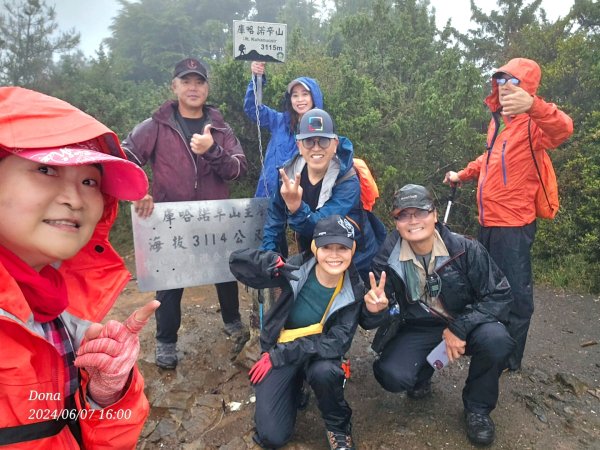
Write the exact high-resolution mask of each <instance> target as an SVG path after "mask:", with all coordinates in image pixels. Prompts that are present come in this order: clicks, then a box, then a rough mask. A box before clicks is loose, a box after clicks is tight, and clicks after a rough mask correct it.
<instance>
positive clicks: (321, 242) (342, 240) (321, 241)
mask: <svg viewBox="0 0 600 450" xmlns="http://www.w3.org/2000/svg"><path fill="white" fill-rule="evenodd" d="M353 243H354V240H353V239H352V238H348V237H344V236H321V237H318V238H316V239H315V245H316V246H317V248H321V247H324V246H326V245H329V244H340V245H343V246H344V247H346V248H352V245H353Z"/></svg>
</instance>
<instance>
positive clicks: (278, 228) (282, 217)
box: [260, 191, 287, 250]
mask: <svg viewBox="0 0 600 450" xmlns="http://www.w3.org/2000/svg"><path fill="white" fill-rule="evenodd" d="M286 220H287V208H286V206H285V202H284V201H283V198H282V197H281V193H280V192H279V191H277V192H276V193H275V195H274V196H273V197H271V199H270V200H269V208H268V210H267V220H266V221H265V226H264V228H263V239H262V244H261V247H260V248H261V250H276V249H277V244H278V242H279V236H280V235H281V234H283V232H284V230H285V222H286Z"/></svg>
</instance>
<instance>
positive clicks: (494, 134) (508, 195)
mask: <svg viewBox="0 0 600 450" xmlns="http://www.w3.org/2000/svg"><path fill="white" fill-rule="evenodd" d="M541 78H542V71H541V69H540V66H539V65H538V64H537V63H536V62H535V61H532V60H531V59H525V58H515V59H511V60H510V61H509V62H508V63H507V64H506V65H504V66H502V67H500V68H499V69H498V70H497V71H496V72H495V73H494V74H493V75H492V93H491V94H490V95H488V97H487V98H486V99H485V103H486V104H487V106H488V107H489V108H490V111H491V112H492V120H491V121H490V124H489V127H488V133H487V142H486V149H485V152H484V153H483V154H482V155H480V156H479V157H478V158H477V159H476V160H475V161H471V162H470V163H469V164H467V167H466V168H464V169H463V170H461V171H459V172H458V173H456V172H448V173H447V174H446V177H445V179H444V182H445V183H460V182H463V181H469V180H474V179H477V206H478V209H479V224H480V225H481V226H480V230H479V236H478V239H479V241H481V243H483V245H484V246H485V247H486V249H487V250H488V252H489V254H490V255H491V257H492V258H493V259H494V261H495V262H496V264H498V266H499V267H500V269H501V270H502V272H504V275H506V278H507V279H508V282H509V283H510V286H511V290H512V293H513V297H514V302H513V303H512V307H511V314H510V323H509V327H508V328H509V331H510V333H511V335H512V337H513V338H514V339H515V340H516V341H517V346H516V348H515V351H514V353H513V354H512V355H511V356H510V357H509V359H508V362H507V367H508V368H509V369H510V370H518V369H520V367H521V360H522V358H523V351H524V349H525V342H526V340H527V332H528V330H529V322H530V320H531V316H532V315H533V280H532V271H531V247H532V246H533V240H534V237H535V230H536V223H535V218H536V209H535V196H536V193H537V190H538V189H539V187H540V182H539V178H538V174H537V171H536V168H535V165H534V162H533V158H532V155H531V152H532V150H533V151H534V152H535V153H536V154H537V155H536V160H537V161H541V160H542V159H541V158H542V154H541V152H543V151H545V150H546V149H550V148H556V147H558V146H559V145H560V144H562V143H563V142H564V141H566V140H567V139H568V138H569V136H571V134H573V121H572V120H571V118H570V117H569V116H568V115H566V114H565V113H564V112H562V111H561V110H560V109H558V107H557V106H556V105H555V104H553V103H548V102H546V101H544V100H543V99H542V98H541V97H539V96H537V95H536V92H537V89H538V87H539V84H540V80H541ZM530 142H531V144H530ZM530 146H531V148H530Z"/></svg>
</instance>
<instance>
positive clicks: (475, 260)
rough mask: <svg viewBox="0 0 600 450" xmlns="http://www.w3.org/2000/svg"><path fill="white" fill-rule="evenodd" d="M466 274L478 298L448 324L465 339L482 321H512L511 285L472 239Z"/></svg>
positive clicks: (468, 251) (453, 331)
mask: <svg viewBox="0 0 600 450" xmlns="http://www.w3.org/2000/svg"><path fill="white" fill-rule="evenodd" d="M466 251H467V255H466V258H467V262H466V268H465V270H466V275H467V278H468V280H469V284H470V285H471V288H472V290H473V292H474V295H475V301H474V303H472V304H469V305H467V306H466V308H465V310H464V313H463V314H461V315H459V316H458V317H456V319H455V320H454V321H453V322H452V323H451V324H450V325H449V326H448V328H449V329H450V331H452V333H454V334H455V335H456V336H457V337H459V338H460V339H462V340H466V338H467V335H468V334H469V333H470V332H471V331H472V330H473V329H474V328H475V327H477V326H478V325H481V324H483V323H489V322H503V323H506V322H507V321H508V313H509V312H510V305H511V302H512V294H511V291H510V285H509V284H508V281H507V279H506V277H505V276H504V274H503V273H502V271H501V270H500V269H499V268H498V266H497V265H496V263H494V261H493V260H492V258H491V257H490V255H489V254H488V252H487V251H486V250H485V248H484V247H483V245H482V244H480V243H479V242H477V241H470V242H469V243H468V244H467V247H466Z"/></svg>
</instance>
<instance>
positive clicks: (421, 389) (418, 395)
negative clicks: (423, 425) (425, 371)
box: [406, 379, 431, 400]
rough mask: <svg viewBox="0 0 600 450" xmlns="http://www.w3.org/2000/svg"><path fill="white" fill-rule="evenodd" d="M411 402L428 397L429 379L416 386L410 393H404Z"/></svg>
mask: <svg viewBox="0 0 600 450" xmlns="http://www.w3.org/2000/svg"><path fill="white" fill-rule="evenodd" d="M406 395H408V396H409V397H410V398H412V399H413V400H421V399H422V398H425V397H428V396H429V395H431V379H428V380H425V381H423V382H422V383H420V384H417V385H416V386H415V387H414V388H412V389H411V390H410V391H407V392H406Z"/></svg>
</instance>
